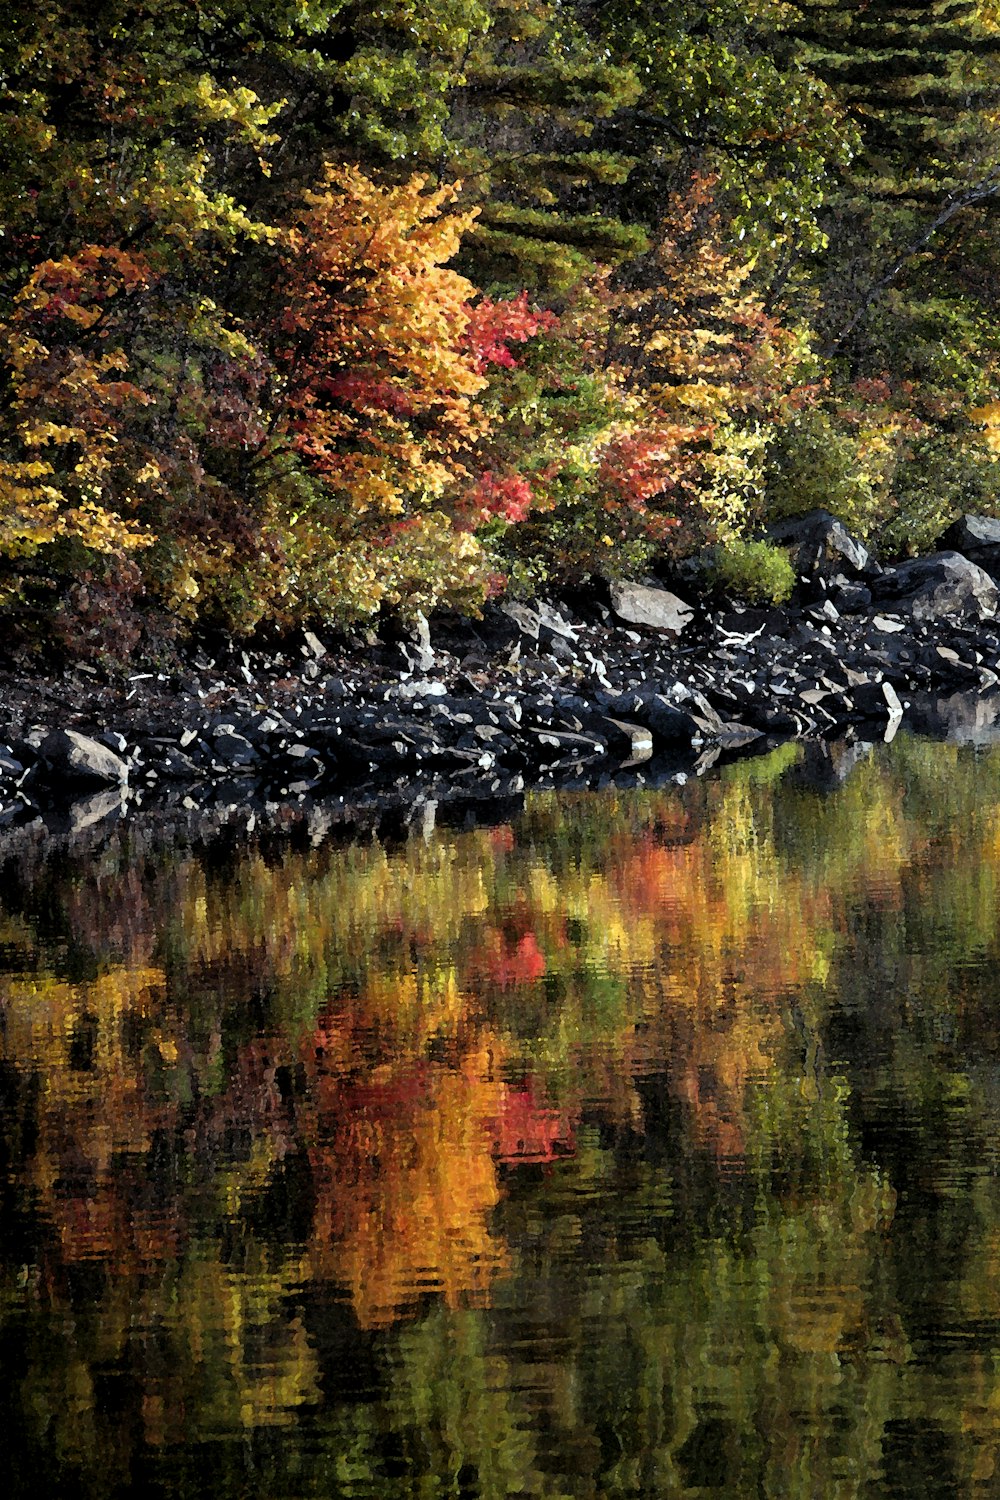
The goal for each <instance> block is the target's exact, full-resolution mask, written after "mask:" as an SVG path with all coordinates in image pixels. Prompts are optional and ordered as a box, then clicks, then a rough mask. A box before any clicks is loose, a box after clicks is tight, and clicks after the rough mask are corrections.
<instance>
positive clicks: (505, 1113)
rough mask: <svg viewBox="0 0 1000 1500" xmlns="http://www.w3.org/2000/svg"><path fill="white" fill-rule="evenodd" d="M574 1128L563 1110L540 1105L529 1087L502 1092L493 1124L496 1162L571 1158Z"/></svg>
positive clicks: (573, 1147) (573, 1145)
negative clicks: (494, 1128)
mask: <svg viewBox="0 0 1000 1500" xmlns="http://www.w3.org/2000/svg"><path fill="white" fill-rule="evenodd" d="M574 1150H575V1143H574V1139H573V1125H572V1122H571V1120H570V1119H569V1117H568V1115H566V1114H565V1113H564V1112H563V1111H562V1110H558V1109H552V1108H551V1107H549V1106H548V1105H544V1104H541V1103H539V1101H538V1100H537V1099H536V1098H535V1095H534V1093H533V1092H532V1090H531V1089H530V1088H528V1089H521V1090H518V1091H517V1092H515V1091H514V1090H513V1089H504V1093H503V1099H502V1101H501V1105H500V1113H499V1115H498V1117H497V1122H496V1140H495V1143H494V1147H493V1155H494V1158H495V1160H496V1161H499V1162H506V1163H508V1164H510V1163H514V1162H527V1161H533V1162H548V1161H557V1160H559V1159H560V1158H561V1157H565V1156H571V1155H572V1154H573V1152H574Z"/></svg>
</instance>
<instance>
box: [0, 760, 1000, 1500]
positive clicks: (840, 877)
mask: <svg viewBox="0 0 1000 1500" xmlns="http://www.w3.org/2000/svg"><path fill="white" fill-rule="evenodd" d="M851 758H852V757H851V756H850V755H847V756H844V755H843V754H841V753H839V752H838V753H836V754H834V755H833V756H832V757H830V756H827V757H826V758H824V756H823V755H822V754H821V753H820V752H818V751H815V750H813V751H811V752H809V754H808V755H807V754H805V753H804V752H803V751H802V749H801V748H797V747H791V746H789V747H786V748H784V749H783V750H780V751H778V752H776V753H775V754H774V755H772V756H771V757H770V758H768V759H764V760H756V761H748V762H745V763H743V764H742V765H739V766H736V767H734V768H732V769H730V770H729V771H728V772H726V773H725V774H724V775H723V776H722V777H721V778H720V779H718V780H714V781H711V782H708V781H706V782H699V783H697V784H692V785H689V786H686V787H677V788H671V789H670V790H668V791H658V792H644V791H628V792H609V793H606V794H602V795H596V794H590V795H576V796H572V795H555V794H548V795H538V796H535V797H531V798H529V799H528V802H527V806H526V808H525V810H524V812H523V813H522V814H521V815H519V816H518V817H516V818H514V819H513V820H512V821H511V822H510V823H509V824H507V825H504V826H499V827H492V828H472V829H469V830H466V831H461V830H455V829H453V828H452V829H442V828H436V829H435V828H434V827H433V825H432V819H431V818H430V816H429V815H425V816H423V817H420V818H418V819H417V820H416V822H415V826H414V831H413V832H412V833H411V834H410V836H409V837H408V838H406V839H400V840H397V841H395V842H390V841H382V842H380V841H379V840H378V839H376V838H374V837H369V838H367V839H365V840H364V841H362V842H355V843H346V842H343V841H337V840H336V839H327V840H326V841H318V842H316V844H315V846H313V845H311V844H310V843H309V841H308V840H305V839H303V840H300V841H299V843H298V844H297V845H296V844H295V843H294V842H292V843H289V842H288V841H286V842H283V843H281V842H278V841H262V840H258V841H257V842H254V839H253V836H252V835H251V836H250V838H248V839H247V841H246V842H244V843H235V842H232V841H229V842H226V843H222V842H221V841H216V842H215V843H214V844H213V845H209V846H208V847H202V846H198V845H191V844H190V843H187V844H184V843H180V844H178V845H176V846H173V847H171V846H167V847H164V846H163V843H162V841H160V840H157V839H155V838H153V837H152V836H151V835H150V834H148V833H143V831H142V830H141V829H140V828H131V829H130V828H129V826H128V825H127V824H126V825H123V826H122V827H120V828H119V829H118V830H117V831H116V832H115V833H114V834H112V835H111V836H110V837H109V838H107V839H106V840H105V841H104V842H103V844H100V845H99V846H98V848H97V852H96V853H95V852H94V850H93V848H88V849H81V851H80V852H79V855H78V856H76V855H74V854H73V853H72V852H71V853H70V854H69V855H67V854H66V852H65V849H63V850H61V851H60V852H58V853H55V852H53V850H52V848H51V846H43V845H39V846H38V848H37V849H35V848H34V847H33V846H32V844H31V843H30V841H27V842H26V843H25V844H24V846H23V848H22V849H21V850H20V852H19V853H18V855H17V857H16V858H12V859H11V860H10V862H9V863H8V864H7V866H6V867H5V869H4V871H3V882H2V885H0V1413H2V1431H3V1434H4V1453H3V1472H4V1480H3V1491H4V1493H5V1494H6V1495H15V1494H16V1495H18V1496H20V1495H27V1494H31V1495H44V1494H47V1495H52V1496H60V1497H62V1496H73V1497H76V1496H79V1497H111V1496H125V1495H132V1494H140V1493H142V1494H144V1495H145V1494H149V1495H153V1496H156V1495H162V1496H174V1495H177V1496H181V1495H183V1496H212V1497H213V1500H215V1497H220V1500H223V1497H230V1496H233V1497H236V1496H241V1497H244V1496H247V1497H268V1500H283V1497H307V1496H351V1497H354V1496H358V1497H360V1496H372V1497H378V1500H393V1497H403V1496H420V1497H437V1496H455V1497H474V1496H482V1497H484V1500H485V1497H490V1500H506V1497H508V1496H516V1495H525V1496H545V1497H552V1500H557V1497H558V1500H562V1497H573V1500H575V1497H585V1496H586V1497H604V1496H619V1495H621V1496H670V1497H672V1496H688V1495H692V1496H697V1495H706V1494H713V1493H720V1494H723V1495H725V1496H727V1497H743V1496H747V1497H760V1496H765V1497H785V1496H790V1497H799V1496H802V1497H823V1500H827V1497H831V1500H839V1497H854V1496H865V1497H875V1496H890V1495H893V1496H964V1495H979V1494H984V1495H996V1494H998V1493H1000V1188H998V1176H997V1170H998V1160H1000V1071H998V1060H1000V975H998V970H997V958H998V947H1000V929H998V903H997V898H998V885H1000V753H997V752H993V751H987V752H983V751H980V752H975V751H973V750H970V749H958V748H955V747H950V746H946V745H933V744H930V743H927V742H920V741H915V740H908V739H901V740H898V741H897V742H896V743H895V744H894V745H892V746H891V747H883V748H880V749H878V750H877V751H872V752H871V753H870V754H867V755H864V756H861V757H860V758H859V760H858V763H857V764H856V765H854V766H853V768H852V767H851V766H850V765H849V764H848V762H849V760H850V759H851ZM848 771H849V772H850V774H849V775H848V774H847V773H848ZM842 778H844V779H842Z"/></svg>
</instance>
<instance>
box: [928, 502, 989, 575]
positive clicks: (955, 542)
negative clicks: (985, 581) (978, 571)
mask: <svg viewBox="0 0 1000 1500" xmlns="http://www.w3.org/2000/svg"><path fill="white" fill-rule="evenodd" d="M940 546H941V549H942V551H954V552H961V553H962V554H963V556H965V557H969V558H971V559H972V561H973V562H975V563H978V564H979V566H980V567H981V568H985V569H986V571H987V573H995V572H997V571H1000V521H997V520H994V518H993V517H992V516H968V515H967V516H960V517H959V518H958V520H957V521H955V522H954V523H953V524H952V525H951V526H949V527H948V530H947V531H946V532H945V534H944V536H943V537H942V538H941V542H940Z"/></svg>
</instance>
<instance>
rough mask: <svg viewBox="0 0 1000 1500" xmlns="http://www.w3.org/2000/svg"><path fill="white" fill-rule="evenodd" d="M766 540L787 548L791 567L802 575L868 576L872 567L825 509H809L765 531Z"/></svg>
mask: <svg viewBox="0 0 1000 1500" xmlns="http://www.w3.org/2000/svg"><path fill="white" fill-rule="evenodd" d="M767 537H768V540H769V541H771V542H774V543H775V544H776V545H777V546H779V547H788V548H789V556H790V559H791V563H792V567H793V568H794V569H795V571H796V573H798V574H799V575H800V576H802V575H804V574H808V575H810V576H811V575H815V574H819V575H820V576H821V577H832V576H833V575H834V574H835V573H843V572H844V571H845V569H846V570H847V571H848V572H850V573H855V574H861V573H867V572H868V571H870V570H871V568H872V562H871V558H870V556H869V554H868V549H867V548H866V547H863V546H862V545H861V543H860V542H859V541H858V540H857V538H856V537H853V536H851V534H850V532H849V531H848V529H847V527H846V526H845V525H844V523H843V522H842V521H838V520H837V518H836V516H832V515H831V514H830V512H829V511H828V510H811V511H809V513H808V514H807V515H804V516H792V517H790V518H789V519H788V520H787V521H778V522H776V523H775V525H773V526H769V527H768V528H767Z"/></svg>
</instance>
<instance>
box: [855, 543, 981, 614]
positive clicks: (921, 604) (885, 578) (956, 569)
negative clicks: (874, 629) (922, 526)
mask: <svg viewBox="0 0 1000 1500" xmlns="http://www.w3.org/2000/svg"><path fill="white" fill-rule="evenodd" d="M875 595H876V597H877V598H878V599H882V600H888V599H891V600H892V601H893V608H894V610H895V612H896V613H902V614H907V615H909V616H910V618H911V619H912V620H914V621H915V622H916V623H917V624H933V623H934V622H936V621H939V620H986V619H990V618H991V617H992V616H994V615H995V614H996V612H997V604H998V602H1000V594H998V593H997V586H996V584H995V583H994V582H993V579H992V578H991V577H990V575H989V574H988V573H987V572H985V571H984V570H983V569H982V568H981V567H979V565H978V564H977V563H974V562H972V561H971V560H970V559H969V558H968V557H964V556H963V555H962V553H961V552H935V553H934V554H933V555H932V556H931V557H914V558H912V559H911V561H909V562H905V563H900V565H899V567H898V568H890V569H887V571H886V572H885V573H883V575H882V577H881V578H879V579H878V580H877V587H876V589H875Z"/></svg>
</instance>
